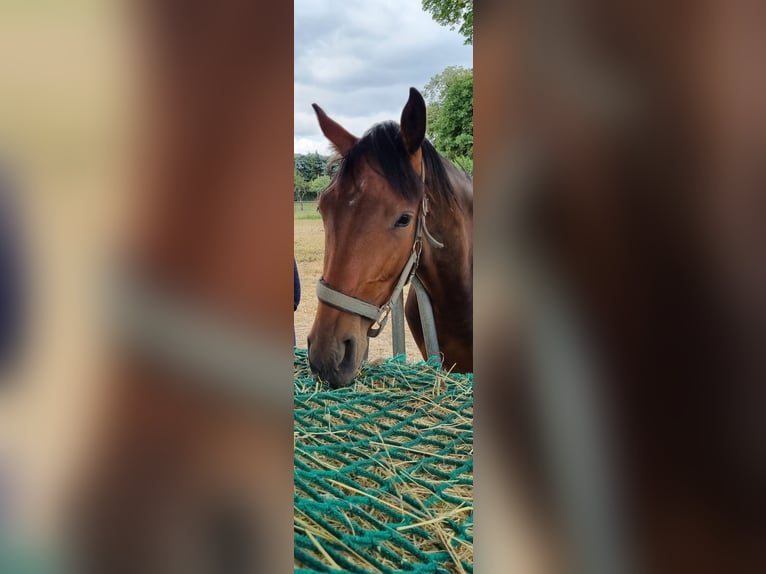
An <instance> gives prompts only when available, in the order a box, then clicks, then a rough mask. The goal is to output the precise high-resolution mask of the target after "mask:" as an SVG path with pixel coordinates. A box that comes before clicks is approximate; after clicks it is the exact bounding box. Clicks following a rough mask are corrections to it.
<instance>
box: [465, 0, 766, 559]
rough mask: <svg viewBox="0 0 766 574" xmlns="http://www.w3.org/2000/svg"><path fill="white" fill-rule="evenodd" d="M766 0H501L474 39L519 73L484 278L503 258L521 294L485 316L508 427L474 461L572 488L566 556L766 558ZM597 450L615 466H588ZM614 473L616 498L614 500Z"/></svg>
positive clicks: (483, 134)
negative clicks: (613, 507)
mask: <svg viewBox="0 0 766 574" xmlns="http://www.w3.org/2000/svg"><path fill="white" fill-rule="evenodd" d="M762 7H763V6H762V5H759V4H758V3H756V2H750V1H749V0H744V1H741V0H734V1H727V0H712V1H710V2H705V3H704V7H703V6H702V5H700V4H698V3H694V2H675V3H672V6H671V5H669V4H668V3H666V2H658V1H656V0H650V1H648V2H621V3H614V2H608V1H602V0H595V1H594V0H577V1H574V2H569V3H566V6H564V5H562V4H561V3H554V2H547V3H546V2H544V1H541V2H529V3H520V4H517V3H495V5H493V11H492V12H491V13H489V12H487V13H484V15H483V16H482V17H483V18H485V22H486V23H487V27H482V33H483V34H482V38H483V39H484V40H483V42H484V43H482V45H481V46H479V44H478V43H477V48H478V49H479V50H482V49H483V50H485V52H484V55H483V58H486V59H487V60H484V61H489V60H490V59H491V61H492V62H493V63H496V65H497V67H498V69H502V70H507V71H510V72H511V74H510V77H509V78H507V79H506V78H503V77H502V75H501V74H486V75H483V76H482V78H481V79H480V80H479V82H478V83H477V86H476V93H477V98H478V95H481V97H482V98H483V97H485V96H486V97H488V98H490V99H491V100H492V102H494V103H495V105H494V106H487V105H485V104H486V103H487V100H482V106H480V107H478V108H477V111H478V112H479V113H477V115H476V130H477V135H476V141H477V148H476V155H477V156H478V157H481V158H485V159H483V160H482V165H483V166H487V168H486V169H488V170H490V169H491V170H492V171H491V173H492V175H493V176H494V177H495V178H497V176H498V175H500V181H498V182H497V183H496V185H497V190H496V193H494V194H493V193H488V194H487V196H486V197H487V200H486V201H483V202H482V203H481V209H483V210H484V211H483V212H480V215H479V218H480V221H481V225H480V229H481V233H484V232H486V233H487V235H486V236H485V237H484V238H480V239H479V241H480V242H483V241H486V243H482V245H483V246H484V248H492V249H493V255H495V256H494V257H492V260H491V263H492V265H491V267H490V266H489V265H486V264H485V262H488V259H487V258H485V257H482V258H481V261H480V265H481V267H480V268H479V273H481V274H480V275H477V276H478V277H480V280H479V281H477V284H478V285H479V286H480V288H481V289H482V290H483V289H484V286H486V285H488V282H487V276H488V275H490V274H491V273H492V274H494V273H497V272H498V271H499V270H502V273H501V274H500V276H499V277H498V278H497V279H496V280H495V281H496V282H497V287H495V288H496V289H497V290H498V292H500V293H502V295H503V296H504V297H506V298H507V294H508V292H509V291H515V295H516V303H515V304H508V303H506V306H507V307H508V309H507V311H505V312H502V311H499V310H498V306H497V305H492V306H489V305H488V306H487V311H486V314H485V315H484V318H485V319H486V322H483V321H482V320H481V319H482V317H481V316H479V320H478V321H477V323H478V324H479V325H481V330H480V332H479V333H478V337H479V341H480V344H479V345H477V348H479V349H481V350H482V353H486V354H485V355H484V357H482V358H480V361H479V363H480V365H481V369H486V370H484V371H483V374H481V373H480V375H481V377H482V381H483V382H486V383H487V384H486V385H483V386H482V389H484V391H485V392H483V393H480V394H478V395H477V401H476V417H477V420H481V421H485V422H486V423H488V424H489V425H491V427H492V428H493V430H494V432H488V433H486V435H482V436H483V437H484V436H487V437H488V438H489V437H491V436H493V435H494V436H493V438H494V440H495V441H496V442H497V443H498V446H497V447H496V450H495V452H489V453H488V452H486V451H485V453H484V454H482V455H481V456H477V459H476V460H477V462H478V463H479V465H478V466H477V468H476V470H475V472H476V474H477V476H490V475H492V476H498V477H505V478H506V479H507V477H508V476H509V474H510V472H509V470H518V469H526V470H527V471H528V472H529V474H530V475H531V476H529V477H526V479H525V480H524V482H525V483H526V488H525V489H524V492H523V494H522V495H520V496H519V498H523V499H524V500H530V499H532V498H533V497H532V496H529V492H530V491H534V490H537V491H538V492H537V494H538V496H535V497H534V499H535V502H540V499H543V500H544V501H545V502H548V503H549V505H550V506H558V507H559V510H561V514H562V515H565V517H566V519H567V520H561V523H562V524H561V527H562V530H566V531H567V532H566V538H567V540H566V543H565V544H562V545H561V546H565V547H566V550H567V551H568V552H567V560H566V561H567V564H566V565H565V567H564V568H552V570H553V571H558V572H560V571H569V572H571V571H575V572H578V571H579V572H637V573H644V572H651V573H652V574H654V573H660V574H670V573H676V572H695V573H703V572H704V573H706V574H707V573H711V574H712V573H715V572H763V571H766V546H764V540H766V496H765V494H766V424H764V422H765V421H766V419H765V418H764V416H763V405H764V404H766V402H765V401H764V398H765V395H766V393H765V392H764V391H765V390H766V386H765V385H764V380H766V361H764V352H763V350H764V348H765V347H764V340H766V339H765V338H764V334H766V265H764V253H763V246H764V245H766V225H764V222H763V214H764V213H766V212H765V211H764V209H763V207H764V205H766V203H765V202H764V197H765V195H764V190H766V171H765V170H764V167H763V166H764V153H763V152H764V149H766V147H765V145H766V105H765V103H766V97H765V96H766V82H764V75H763V73H762V70H761V68H762V62H761V60H760V59H759V58H758V57H756V56H755V55H756V54H762V53H764V48H765V47H766V37H765V36H764V35H763V33H762V32H761V31H760V30H759V26H758V24H756V21H758V22H760V20H758V18H756V17H755V14H756V13H758V14H763V10H762ZM759 9H760V12H759V11H758V10H759ZM503 16H505V18H503ZM508 24H510V25H511V26H512V28H513V29H511V30H509V27H508ZM530 30H531V31H532V32H531V33H530ZM509 43H510V45H509ZM477 59H479V60H481V59H482V55H481V53H477ZM498 59H501V62H499V63H498V61H497V60H498ZM493 135H494V138H493V137H492V136H493ZM508 140H510V141H511V142H513V143H516V144H518V143H519V142H522V145H517V146H516V147H513V146H509V145H508ZM509 150H511V153H508V151H509ZM491 163H494V164H495V165H494V166H492V168H490V167H489V166H490V165H491ZM482 173H485V172H482ZM489 191H492V190H491V189H490V190H489ZM490 195H495V196H496V198H493V201H492V200H490V197H489V196H490ZM756 214H758V215H756ZM501 246H505V248H506V250H507V249H508V248H509V247H511V246H514V247H515V249H514V251H513V252H511V253H508V252H507V251H506V253H503V254H501V255H500V256H497V253H498V251H499V248H500V247H501ZM519 251H520V252H522V255H523V256H524V257H523V258H522V257H520V256H519V253H517V252H519ZM484 253H486V251H485V252H484ZM519 260H521V264H519ZM503 267H505V268H506V269H502V268H503ZM530 271H532V273H534V274H536V275H537V277H536V281H535V283H534V285H532V287H534V289H533V288H529V286H528V285H526V283H527V282H528V281H529V280H528V279H527V280H524V278H525V277H528V276H530V275H532V273H530ZM520 295H522V296H523V297H522V298H521V299H520V297H519V296H520ZM488 299H489V297H488V296H487V292H486V291H482V293H481V301H482V302H483V301H486V300H488ZM530 307H535V313H534V314H532V313H529V312H528V311H529V308H530ZM519 309H523V310H524V311H525V313H524V315H526V316H528V317H530V318H529V319H528V321H527V322H528V325H525V326H522V325H520V324H519V321H518V317H519V316H520V315H521V314H522V313H520V312H519ZM479 311H480V312H481V309H480V310H479ZM551 315H555V316H554V317H553V318H551ZM552 319H553V320H552ZM573 331H574V333H575V334H574V335H573V334H572V332H573ZM543 335H545V336H543ZM514 347H516V348H514ZM530 348H531V349H533V350H534V352H530ZM572 356H576V359H577V360H574V359H572ZM509 359H510V361H509ZM578 362H579V363H580V371H581V372H580V373H579V375H583V372H584V371H590V372H585V373H584V374H585V376H578V373H576V372H575V371H576V369H574V368H571V367H572V366H573V365H575V366H576V365H577V363H578ZM509 364H510V365H509ZM509 366H511V368H512V369H513V372H509ZM481 369H480V370H481ZM541 387H548V388H551V387H555V388H556V389H557V390H560V391H562V392H561V393H560V394H558V395H556V394H555V393H550V394H549V396H548V397H545V398H546V399H552V400H549V401H548V402H549V403H550V404H547V405H543V406H544V407H545V406H547V410H548V412H549V416H548V417H547V421H546V422H547V423H548V424H547V425H546V424H544V423H541V422H540V420H541V419H543V417H542V416H541V415H540V413H541V412H542V411H544V410H546V409H545V408H541V407H540V405H541V404H543V403H545V402H546V401H545V400H542V398H543V393H542V392H541V391H540V389H541ZM589 394H590V395H596V396H598V398H599V400H598V403H600V404H601V405H603V408H601V409H591V410H596V411H600V415H601V416H600V417H596V418H598V419H599V421H598V422H599V423H600V425H593V424H592V423H593V422H594V420H595V419H594V418H590V419H588V418H587V417H581V420H580V421H579V423H578V424H579V426H581V427H583V428H584V427H590V428H593V427H598V426H602V432H598V431H591V432H590V433H586V432H582V433H581V434H579V437H580V440H578V433H577V432H573V429H574V430H576V427H577V426H578V425H576V424H574V423H573V422H572V419H573V418H574V417H573V416H572V412H573V411H575V410H579V412H580V413H582V412H584V411H583V410H582V409H581V408H579V409H578V404H577V403H578V402H579V403H582V402H587V401H584V400H583V397H586V396H588V395H589ZM573 398H574V399H575V400H572V399H573ZM557 401H558V403H557ZM590 402H591V406H593V404H596V401H590ZM562 403H563V404H562ZM579 406H580V407H581V406H582V405H579ZM554 411H555V412H554ZM551 414H555V415H559V416H558V417H555V416H550V415H551ZM583 418H584V419H585V420H584V422H585V423H586V424H580V423H583V420H582V419H583ZM603 427H606V429H607V430H606V432H603ZM553 435H556V437H557V439H558V441H553V440H551V438H550V437H551V436H553ZM591 439H593V440H591ZM602 439H604V442H608V443H609V444H610V445H611V446H607V447H606V448H604V449H597V448H596V445H598V443H599V442H600V441H601V440H602ZM483 441H484V438H483V439H482V441H478V443H477V444H478V445H479V447H480V448H481V449H485V448H486V445H488V442H483ZM543 444H546V446H548V448H541V445H543ZM550 444H553V446H555V447H557V448H555V449H554V448H552V447H551V446H549V445H550ZM594 450H601V455H598V453H595V454H596V455H598V456H596V457H594V456H593V455H594ZM521 453H523V455H521ZM589 455H590V456H589ZM594 458H601V459H602V461H605V462H606V465H604V466H606V467H607V468H606V471H605V472H604V473H601V472H600V471H601V470H602V469H596V471H595V472H582V470H583V465H582V464H580V462H581V461H586V462H585V464H586V465H587V466H588V468H586V469H585V470H586V471H587V470H589V469H594V468H596V467H598V466H600V465H594V464H592V463H593V460H594ZM502 459H506V462H507V464H506V465H505V466H503V467H501V468H489V466H490V465H491V464H492V465H494V463H496V462H497V461H499V460H502ZM541 459H542V460H541ZM555 459H557V460H555ZM554 462H556V463H557V464H556V465H554V464H553V463H554ZM482 465H486V466H482ZM564 465H566V468H563V470H562V467H564ZM611 473H613V476H615V477H616V478H615V479H614V480H611V481H608V482H610V483H611V484H610V486H612V488H613V489H618V490H619V491H620V494H619V499H620V504H619V505H618V506H619V509H618V513H617V515H612V517H609V516H606V517H604V518H605V519H604V520H602V521H599V520H596V519H595V517H596V516H598V515H599V511H600V510H602V509H603V508H604V506H605V505H604V502H605V501H608V498H609V497H608V496H606V495H605V494H604V493H605V492H606V491H608V490H610V489H607V488H599V487H600V486H602V485H601V484H599V479H602V480H603V477H605V476H608V475H609V474H611ZM599 474H601V476H600V477H599V476H598V475H599ZM546 483H547V484H546ZM542 485H546V487H545V488H541V486H542ZM583 485H585V487H583ZM503 490H507V485H504V488H503ZM540 490H543V491H545V492H544V493H542V494H540V492H539V491H540ZM493 494H494V493H493ZM500 494H501V495H502V494H503V493H502V492H501V493H500ZM487 499H488V500H491V501H492V502H491V503H490V504H491V506H490V507H489V508H488V509H485V510H489V511H490V513H491V511H495V512H497V509H498V507H499V506H498V497H496V496H492V495H491V496H489V497H487V498H486V499H485V500H487ZM562 501H565V502H566V504H564V502H562ZM536 506H542V507H544V506H546V505H544V504H540V505H536ZM597 508H598V510H596V509H597ZM479 510H480V509H479ZM545 510H546V511H549V510H550V509H549V508H546V509H545ZM505 514H506V515H507V513H505ZM539 514H540V515H543V516H544V515H546V514H547V512H544V511H540V512H539ZM612 519H614V520H616V521H617V522H622V527H621V528H616V529H611V530H609V531H606V534H605V529H602V528H601V527H602V526H603V525H604V524H606V523H608V522H611V521H612ZM482 524H486V523H483V522H482V521H481V520H480V521H478V522H477V525H479V528H485V527H484V526H482ZM594 524H595V525H596V526H595V527H594ZM540 530H541V533H542V536H545V535H547V534H548V532H547V531H546V529H545V528H541V529H540ZM621 530H622V534H620V531H621ZM612 533H615V534H616V537H617V538H618V539H620V543H619V544H616V545H615V544H613V542H615V539H614V538H613V537H612ZM493 534H494V533H493V532H492V527H491V526H490V527H488V528H486V529H485V530H483V531H482V532H481V533H477V539H482V538H484V539H486V537H487V535H489V536H492V535H493ZM499 541H500V543H501V544H506V543H507V542H506V541H507V537H506V539H503V538H502V537H500V538H499ZM572 547H575V548H574V550H573V551H572ZM617 548H620V549H619V550H617ZM545 554H546V555H548V556H551V555H555V554H556V552H551V551H548V552H545ZM521 571H525V572H529V571H531V569H528V568H527V569H523V570H521Z"/></svg>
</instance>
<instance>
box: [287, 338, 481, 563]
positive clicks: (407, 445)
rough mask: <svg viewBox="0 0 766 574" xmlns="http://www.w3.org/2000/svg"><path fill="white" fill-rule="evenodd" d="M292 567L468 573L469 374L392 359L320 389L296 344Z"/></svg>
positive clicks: (470, 513) (470, 497)
mask: <svg viewBox="0 0 766 574" xmlns="http://www.w3.org/2000/svg"><path fill="white" fill-rule="evenodd" d="M294 378H295V390H294V405H295V415H294V439H295V458H294V460H295V470H294V487H295V494H294V539H295V571H296V572H305V573H308V572H329V571H336V572H337V571H339V570H340V571H344V572H472V571H473V375H456V374H450V373H447V372H445V371H442V370H440V369H439V368H438V366H437V365H436V364H435V363H433V362H420V363H406V362H405V361H404V359H403V357H397V358H394V359H388V360H386V361H383V362H381V363H378V364H375V363H372V364H371V363H365V365H364V366H363V368H362V371H361V372H360V374H359V375H358V376H357V379H356V380H355V383H354V384H353V385H352V386H351V387H348V388H347V389H339V390H329V388H328V387H326V386H324V385H321V384H319V383H318V382H317V381H316V380H315V379H314V378H313V377H312V376H311V373H310V371H309V366H308V359H307V355H306V350H305V349H296V350H295V377H294Z"/></svg>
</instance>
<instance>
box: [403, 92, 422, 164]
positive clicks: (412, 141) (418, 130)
mask: <svg viewBox="0 0 766 574" xmlns="http://www.w3.org/2000/svg"><path fill="white" fill-rule="evenodd" d="M400 124H401V126H402V141H404V149H406V150H407V153H409V154H410V155H412V154H413V153H415V152H416V151H417V150H418V149H420V146H421V145H422V144H423V140H424V139H425V137H426V102H425V100H424V99H423V96H421V95H420V92H418V91H417V90H416V89H415V88H410V98H409V99H408V100H407V103H406V104H405V105H404V109H403V110H402V119H401V122H400Z"/></svg>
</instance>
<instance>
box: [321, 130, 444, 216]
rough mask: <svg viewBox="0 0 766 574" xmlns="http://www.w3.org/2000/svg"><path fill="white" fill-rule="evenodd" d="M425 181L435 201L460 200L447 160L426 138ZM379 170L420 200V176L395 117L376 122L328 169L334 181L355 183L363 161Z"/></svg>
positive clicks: (409, 196)
mask: <svg viewBox="0 0 766 574" xmlns="http://www.w3.org/2000/svg"><path fill="white" fill-rule="evenodd" d="M421 150H422V153H423V166H424V169H425V172H426V184H427V185H428V188H429V189H430V190H431V193H432V194H434V195H435V196H436V197H433V198H432V199H433V200H435V201H444V202H446V203H448V204H450V205H455V204H457V199H456V194H455V188H454V186H453V185H452V182H451V181H450V177H449V174H448V173H447V168H446V166H445V164H446V163H448V162H447V160H446V159H444V158H443V157H442V156H441V155H440V154H439V152H437V151H436V149H435V148H434V146H433V145H432V144H431V142H429V141H428V140H427V139H425V140H423V145H422V146H421ZM365 162H366V163H367V164H368V165H370V166H371V167H372V168H373V169H375V170H376V171H378V173H380V174H381V175H382V176H383V177H384V178H385V179H386V181H387V182H388V183H389V184H390V185H391V187H392V188H393V189H394V190H396V191H397V192H398V193H399V194H400V195H401V196H402V197H404V198H405V199H409V200H419V199H420V198H422V197H423V186H422V183H421V180H420V177H419V176H418V174H417V173H416V172H415V170H414V169H413V168H412V164H411V163H410V160H409V156H408V154H407V151H406V150H405V149H404V144H403V142H402V138H401V128H400V127H399V124H397V123H396V122H394V121H386V122H381V123H378V124H375V125H374V126H372V127H371V128H370V129H369V130H367V131H366V132H365V133H364V135H363V136H362V137H361V138H360V139H359V141H358V142H357V143H356V144H355V145H354V147H352V148H351V150H350V151H349V152H348V153H347V154H346V156H345V157H340V156H335V157H333V158H332V159H331V160H330V162H329V163H328V173H332V172H333V171H335V174H334V178H333V179H334V183H336V182H338V181H340V180H341V179H345V178H349V177H350V178H352V180H353V181H354V185H355V186H356V179H357V173H358V171H359V169H360V166H361V165H362V164H363V163H365Z"/></svg>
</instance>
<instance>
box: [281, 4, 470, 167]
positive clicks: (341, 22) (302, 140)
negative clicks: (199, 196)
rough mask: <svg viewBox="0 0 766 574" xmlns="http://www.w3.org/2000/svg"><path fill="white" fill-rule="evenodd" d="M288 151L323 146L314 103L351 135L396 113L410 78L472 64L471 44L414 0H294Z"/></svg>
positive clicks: (420, 81) (415, 81) (326, 149)
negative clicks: (292, 110)
mask: <svg viewBox="0 0 766 574" xmlns="http://www.w3.org/2000/svg"><path fill="white" fill-rule="evenodd" d="M294 8H295V27H294V34H295V37H294V42H295V45H294V49H295V53H294V79H293V82H294V94H295V117H294V133H293V148H294V152H295V153H311V152H314V151H317V152H319V153H320V154H325V155H326V154H329V153H330V146H329V144H328V143H327V140H326V139H325V137H324V136H323V135H322V132H321V131H320V130H319V125H318V124H317V121H316V115H315V114H314V110H313V109H312V108H311V104H312V103H317V104H319V106H320V107H321V108H322V109H323V110H324V111H325V112H327V114H328V115H329V116H330V117H331V118H333V119H334V120H336V121H337V122H338V123H340V124H341V125H342V126H343V127H345V128H346V129H347V130H348V131H350V132H351V133H353V134H354V135H357V136H361V135H362V134H363V133H364V132H365V130H367V129H368V128H369V127H370V126H371V125H372V124H374V123H376V122H379V121H383V120H396V121H398V120H399V117H400V116H401V112H402V108H403V107H404V104H405V103H406V102H407V96H408V92H409V88H410V86H414V87H415V88H417V89H418V90H420V91H421V92H422V90H423V87H424V86H425V85H426V84H427V83H428V81H429V80H430V79H431V78H432V77H433V76H435V75H436V74H438V73H440V72H441V71H442V70H444V68H446V67H447V66H462V67H464V68H472V67H473V48H472V46H466V45H464V44H463V40H464V39H463V37H462V36H461V35H460V34H459V33H458V32H457V31H453V30H450V29H449V28H448V27H446V26H441V25H439V24H437V23H436V22H434V21H433V20H432V19H431V15H430V14H428V13H426V12H424V11H423V9H422V7H421V2H420V0H295V2H294Z"/></svg>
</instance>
